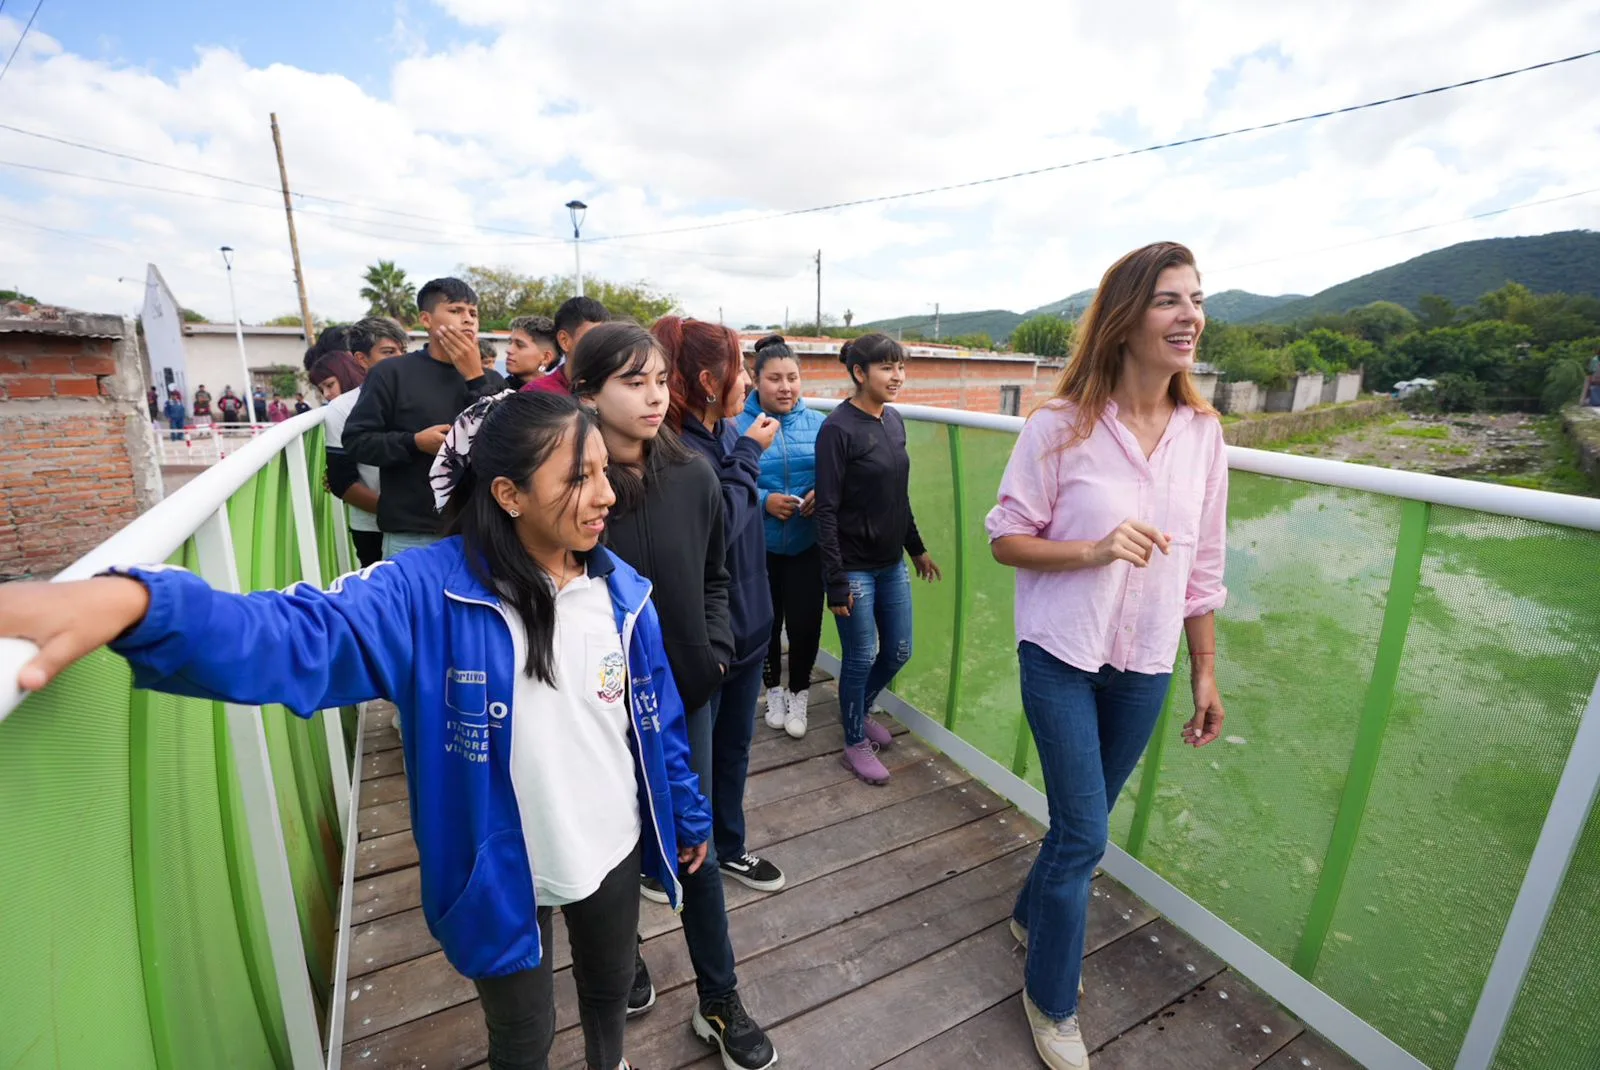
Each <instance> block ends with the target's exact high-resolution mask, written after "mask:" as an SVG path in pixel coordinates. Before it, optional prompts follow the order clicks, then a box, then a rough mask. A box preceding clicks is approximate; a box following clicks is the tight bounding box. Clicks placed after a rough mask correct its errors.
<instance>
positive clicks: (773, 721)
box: [767, 687, 789, 732]
mask: <svg viewBox="0 0 1600 1070" xmlns="http://www.w3.org/2000/svg"><path fill="white" fill-rule="evenodd" d="M788 694H789V693H788V692H787V691H785V690H784V689H783V688H781V687H769V688H767V727H768V728H773V729H777V730H778V731H780V732H781V731H783V726H784V723H785V722H786V721H787V720H788V719H789V718H788V712H789V704H788V701H787V697H788Z"/></svg>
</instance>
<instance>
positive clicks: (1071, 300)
mask: <svg viewBox="0 0 1600 1070" xmlns="http://www.w3.org/2000/svg"><path fill="white" fill-rule="evenodd" d="M1093 300H1094V290H1093V289H1089V290H1079V291H1078V292H1077V293H1075V294H1070V295H1068V296H1066V297H1063V298H1062V299H1061V300H1059V301H1052V302H1050V303H1049V304H1048V305H1040V306H1039V307H1038V308H1030V309H1028V311H1026V312H1024V313H1023V314H1022V318H1023V319H1032V318H1033V317H1034V316H1066V317H1067V318H1068V319H1077V318H1078V317H1079V316H1081V315H1083V313H1084V311H1085V310H1086V309H1087V308H1088V307H1089V302H1090V301H1093Z"/></svg>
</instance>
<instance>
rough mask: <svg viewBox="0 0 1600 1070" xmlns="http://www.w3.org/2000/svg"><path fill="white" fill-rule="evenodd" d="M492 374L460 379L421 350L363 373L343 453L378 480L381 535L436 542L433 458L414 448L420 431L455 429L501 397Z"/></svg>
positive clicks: (346, 428) (497, 378)
mask: <svg viewBox="0 0 1600 1070" xmlns="http://www.w3.org/2000/svg"><path fill="white" fill-rule="evenodd" d="M503 382H504V380H502V379H501V378H500V375H499V373H495V374H494V376H493V377H492V378H491V377H488V376H481V375H480V376H479V377H478V378H476V379H471V380H468V379H463V378H462V377H461V373H460V372H458V371H456V367H455V365H454V364H441V363H440V362H439V361H437V360H434V359H433V358H432V357H431V356H429V355H428V347H427V346H423V347H422V348H421V349H419V350H417V351H416V352H413V353H407V354H406V355H405V356H403V357H394V358H392V359H390V360H385V361H382V362H380V363H379V364H377V365H376V366H374V367H373V369H372V370H371V371H370V372H368V373H367V380H366V382H365V383H363V384H362V386H361V399H360V400H359V401H357V402H356V407H355V408H354V409H352V410H351V411H350V419H349V420H348V421H347V422H346V423H345V425H344V448H345V452H346V453H348V454H350V455H351V456H352V457H354V458H355V459H356V460H357V461H358V462H360V463H362V464H372V465H377V466H378V468H379V469H380V471H381V472H382V474H383V493H382V494H381V495H380V496H379V497H378V527H379V528H380V529H381V530H383V531H387V532H394V533H396V534H399V533H415V534H427V535H433V534H437V533H438V531H439V514H438V513H437V512H435V511H434V508H433V487H432V486H431V485H430V484H429V482H428V470H429V469H430V468H432V467H433V454H431V453H423V452H422V451H421V450H420V449H418V448H417V439H416V434H417V432H418V431H421V430H423V429H424V428H428V427H434V426H436V425H438V424H450V423H454V422H455V419H456V417H457V416H459V415H461V410H462V409H464V408H466V407H467V406H468V405H470V404H472V403H473V402H474V401H477V400H478V399H479V398H480V397H485V396H487V395H490V394H494V393H497V392H498V391H499V390H500V389H503V387H501V386H500V385H499V384H501V383H503Z"/></svg>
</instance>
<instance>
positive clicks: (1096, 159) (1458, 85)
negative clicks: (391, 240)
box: [590, 48, 1600, 242]
mask: <svg viewBox="0 0 1600 1070" xmlns="http://www.w3.org/2000/svg"><path fill="white" fill-rule="evenodd" d="M1592 56H1600V48H1596V49H1591V50H1590V51H1588V52H1579V53H1578V54H1576V55H1572V56H1565V57H1563V58H1561V59H1552V60H1546V61H1544V62H1543V63H1533V64H1530V65H1528V66H1526V67H1518V68H1516V69H1515V70H1509V71H1501V72H1499V73H1498V74H1486V75H1484V76H1482V77H1480V78H1469V79H1467V80H1466V81H1464V82H1452V83H1451V84H1449V85H1441V86H1435V87H1433V88H1432V89H1419V90H1416V91H1415V92H1411V93H1401V94H1399V95H1398V96H1392V97H1384V98H1383V99H1382V100H1371V101H1368V102H1367V103H1365V104H1351V105H1349V106H1347V107H1343V108H1333V109H1331V110H1329V111H1319V112H1313V113H1311V114H1309V115H1297V116H1295V117H1293V118H1290V119H1277V120H1274V121H1273V122H1270V123H1258V124H1256V125H1255V126H1241V127H1239V128H1238V129H1236V130H1223V131H1218V132H1217V133H1212V134H1201V135H1199V136H1197V137H1188V138H1181V139H1179V140H1177V141H1166V142H1162V143H1161V144H1159V145H1145V146H1144V147H1142V148H1137V149H1125V150H1124V151H1122V152H1111V153H1106V154H1105V155H1102V156H1089V157H1086V158H1084V159H1081V160H1073V161H1072V162H1071V163H1059V164H1051V165H1050V166H1048V167H1035V168H1033V169H1032V170H1028V171H1013V172H1012V173H1010V174H1007V175H995V176H992V177H990V178H976V179H972V180H970V181H967V182H954V183H951V184H950V185H947V186H933V187H930V188H928V189H920V190H911V191H909V192H906V193H886V194H882V195H880V196H877V197H861V198H857V199H856V200H851V201H835V202H834V203H832V204H819V205H816V206H814V207H811V208H793V209H790V210H788V211H785V212H769V213H767V214H766V215H759V216H750V217H748V218H745V219H726V220H721V221H719V222H715V223H696V224H692V225H690V226H683V227H666V228H663V229H660V230H640V231H633V232H632V233H628V234H612V235H600V236H598V237H595V238H592V239H590V240H591V241H595V242H603V241H610V240H612V239H614V238H646V237H653V236H655V235H660V234H687V233H690V232H693V231H700V230H715V229H718V228H721V227H737V226H742V225H744V224H746V223H764V222H768V221H770V220H774V219H788V218H790V217H792V216H801V215H814V214H816V213H818V212H831V211H835V210H837V209H840V208H856V207H860V206H861V205H864V204H882V203H884V202H887V201H903V200H909V199H911V198H913V197H927V196H930V195H932V194H935V193H949V192H951V191H952V190H960V189H971V188H972V187H974V186H988V185H993V184H994V183H997V182H1009V181H1011V180H1013V179H1018V178H1030V177H1032V176H1034V175H1043V174H1048V173H1050V172H1053V171H1066V170H1069V169H1071V168H1074V167H1086V166H1088V165H1089V164H1096V163H1105V162H1107V161H1110V160H1122V159H1127V158H1128V157H1130V156H1142V155H1145V154H1147V153H1152V152H1164V151H1165V150H1167V149H1176V148H1182V147H1184V146H1186V145H1199V144H1202V143H1204V142H1207V141H1220V140H1222V139H1223V138H1229V137H1237V136H1239V135H1241V134H1255V133H1260V132H1261V131H1263V130H1276V129H1280V128H1282V127H1286V126H1294V125H1296V124H1298V123H1308V122H1311V121H1313V120H1316V119H1328V118H1331V117H1333V116H1336V115H1348V114H1350V113H1351V112H1358V111H1366V110H1368V109H1370V108H1381V107H1383V106H1385V105H1387V104H1397V103H1400V102H1401V101H1406V100H1416V99H1418V98H1421V97H1429V96H1434V95H1436V94H1438V93H1448V92H1450V91H1451V90H1454V89H1464V88H1466V87H1467V86H1473V85H1482V84H1484V83H1485V82H1494V81H1499V80H1500V79H1502V78H1511V77H1513V76H1515V75H1518V74H1527V73H1528V72H1529V71H1538V70H1544V69H1545V68H1547V67H1559V66H1561V65H1562V64H1564V63H1575V62H1577V61H1578V60H1581V59H1589V58H1590V57H1592Z"/></svg>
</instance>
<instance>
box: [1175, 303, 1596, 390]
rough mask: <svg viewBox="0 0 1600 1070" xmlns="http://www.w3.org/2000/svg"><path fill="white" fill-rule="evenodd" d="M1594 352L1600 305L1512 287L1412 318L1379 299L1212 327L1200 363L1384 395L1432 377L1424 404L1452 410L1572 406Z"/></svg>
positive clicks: (1254, 377) (1430, 306) (1231, 375)
mask: <svg viewBox="0 0 1600 1070" xmlns="http://www.w3.org/2000/svg"><path fill="white" fill-rule="evenodd" d="M1596 352H1600V298H1595V297H1590V296H1587V295H1573V294H1564V293H1552V294H1535V293H1533V292H1532V291H1531V290H1529V289H1528V288H1527V287H1526V286H1523V285H1521V284H1520V283H1515V282H1510V283H1507V284H1505V285H1504V286H1502V287H1500V288H1499V289H1498V290H1491V291H1490V292H1488V293H1486V294H1484V295H1483V296H1481V297H1479V298H1478V300H1477V301H1475V302H1472V303H1471V304H1466V305H1456V304H1455V303H1454V302H1452V301H1450V300H1449V299H1448V298H1445V297H1441V296H1439V295H1437V294H1426V295H1424V296H1423V297H1422V298H1421V299H1420V300H1419V301H1418V312H1415V313H1414V312H1412V311H1411V310H1410V309H1407V308H1405V307H1404V306H1402V305H1398V304H1396V303H1394V302H1392V301H1374V302H1372V303H1371V304H1366V305H1362V306H1360V307H1359V308H1352V309H1350V310H1349V311H1347V312H1342V313H1319V314H1316V315H1313V316H1309V317H1307V318H1305V319H1302V320H1299V321H1297V322H1294V323H1290V324H1276V323H1252V324H1232V323H1222V322H1212V323H1211V324H1209V325H1207V327H1206V330H1205V333H1204V334H1202V335H1201V337H1200V359H1201V360H1202V361H1205V362H1207V363H1210V364H1212V365H1214V366H1216V368H1217V369H1218V370H1219V371H1220V372H1221V373H1222V375H1223V376H1224V377H1225V378H1227V379H1231V380H1239V381H1245V380H1249V381H1253V382H1256V383H1260V384H1261V385H1262V386H1263V387H1268V388H1271V387H1279V386H1283V385H1286V384H1287V383H1288V382H1289V381H1290V380H1291V379H1293V378H1294V377H1295V376H1296V375H1301V374H1306V373H1319V374H1329V373H1335V372H1341V371H1350V370H1357V369H1359V370H1361V371H1363V372H1364V373H1365V385H1366V387H1367V389H1369V390H1376V391H1380V392H1387V391H1388V390H1390V389H1392V388H1393V386H1394V384H1396V383H1399V382H1404V381H1406V380H1409V379H1434V380H1436V381H1437V382H1438V386H1437V387H1436V388H1435V390H1433V391H1432V392H1431V393H1430V394H1426V395H1423V397H1422V399H1421V403H1423V404H1431V405H1434V406H1436V407H1438V408H1441V409H1443V410H1445V411H1449V412H1466V411H1475V410H1479V409H1486V408H1495V409H1532V408H1544V409H1546V410H1548V411H1553V410H1555V409H1558V408H1560V407H1561V406H1563V405H1567V404H1571V403H1573V402H1575V401H1576V400H1577V399H1578V395H1579V391H1580V389H1581V385H1582V383H1583V380H1584V376H1585V369H1586V366H1587V364H1588V362H1589V360H1590V358H1591V357H1592V356H1593V355H1594V354H1595V353H1596Z"/></svg>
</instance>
